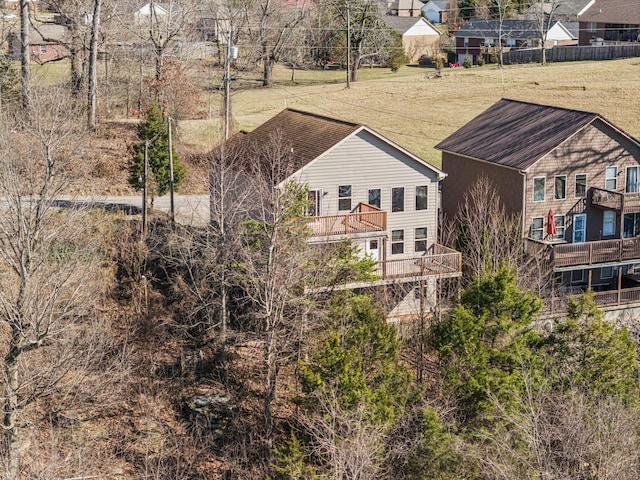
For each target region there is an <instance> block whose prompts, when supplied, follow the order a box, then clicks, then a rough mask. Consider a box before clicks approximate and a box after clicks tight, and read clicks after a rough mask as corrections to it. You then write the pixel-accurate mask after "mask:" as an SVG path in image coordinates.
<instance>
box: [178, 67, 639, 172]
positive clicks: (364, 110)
mask: <svg viewBox="0 0 640 480" xmlns="http://www.w3.org/2000/svg"><path fill="white" fill-rule="evenodd" d="M433 72H434V70H433V69H428V68H418V67H404V68H402V69H400V70H399V71H398V72H396V73H392V72H391V71H390V70H388V69H378V68H373V69H366V68H365V69H363V70H361V71H360V72H359V81H357V82H352V83H351V88H349V89H347V88H346V72H344V71H336V70H330V71H296V72H295V75H294V81H291V70H290V69H286V68H284V67H282V68H277V69H276V71H275V72H274V80H275V81H274V84H275V85H274V86H273V87H271V88H254V89H241V90H237V91H235V92H233V93H232V100H231V102H232V103H231V109H232V115H233V126H234V130H235V131H237V130H240V129H246V130H251V129H253V128H255V127H256V126H258V125H260V124H261V123H262V122H264V121H265V120H267V119H269V118H270V117H272V116H273V115H275V114H276V113H278V112H279V111H280V110H282V109H283V108H286V107H291V108H297V109H300V110H305V111H310V112H314V113H317V114H321V115H327V116H331V117H336V118H339V119H343V120H348V121H352V122H356V123H364V124H366V125H368V126H370V127H371V128H373V129H374V130H376V131H378V132H379V133H381V134H383V135H385V136H386V137H388V138H389V139H391V140H393V141H395V142H397V143H398V144H399V145H401V146H402V147H404V148H406V149H408V150H410V151H411V152H413V153H415V154H417V155H419V156H421V157H422V158H424V159H426V160H428V161H430V162H431V163H433V164H435V165H437V166H439V165H440V152H439V151H436V150H434V149H433V146H434V145H436V144H437V143H438V142H439V141H440V140H442V139H443V138H445V137H446V136H448V135H450V134H451V133H453V132H454V131H455V130H456V129H458V128H459V127H461V126H462V125H464V124H465V123H466V122H467V121H469V120H471V119H472V118H473V117H474V116H476V115H477V114H479V113H480V112H482V111H483V110H485V109H486V108H488V107H489V106H490V105H492V104H493V103H495V102H496V101H497V100H499V99H500V98H512V99H517V100H524V101H530V102H536V103H543V104H549V105H556V106H560V107H566V108H573V109H579V110H586V111H593V112H597V113H600V114H601V115H603V116H604V117H605V118H607V119H608V120H609V121H611V122H612V123H614V124H615V125H617V126H618V127H619V128H621V129H622V130H624V131H626V132H627V133H629V134H630V135H632V136H634V137H636V138H640V122H639V121H638V120H639V119H640V102H639V101H638V99H637V92H638V91H640V59H637V58H634V59H624V60H610V61H600V62H573V63H556V64H549V65H546V66H544V67H543V66H540V65H513V66H507V67H505V68H503V69H499V68H497V67H496V66H495V65H485V66H484V67H474V68H471V69H464V68H457V69H445V70H444V71H443V74H442V78H430V74H432V73H433ZM241 75H244V74H241ZM203 122H204V121H203ZM199 123H200V122H198V121H192V122H188V124H187V123H185V125H184V127H185V131H184V140H185V141H186V142H187V143H189V144H190V145H192V146H193V148H195V149H198V145H201V146H203V145H204V143H206V144H207V145H211V142H212V141H214V140H213V139H215V138H219V136H220V135H219V133H217V132H219V131H220V130H219V126H217V125H218V123H219V122H218V121H217V119H213V120H208V121H206V126H207V127H208V128H206V129H205V128H201V127H199V126H198V124H199ZM210 128H211V129H213V131H212V130H210ZM216 130H217V131H216ZM203 142H204V143H203Z"/></svg>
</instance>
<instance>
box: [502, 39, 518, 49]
mask: <svg viewBox="0 0 640 480" xmlns="http://www.w3.org/2000/svg"><path fill="white" fill-rule="evenodd" d="M505 46H506V47H508V48H514V47H515V46H516V41H515V40H514V39H513V38H507V40H506V41H505Z"/></svg>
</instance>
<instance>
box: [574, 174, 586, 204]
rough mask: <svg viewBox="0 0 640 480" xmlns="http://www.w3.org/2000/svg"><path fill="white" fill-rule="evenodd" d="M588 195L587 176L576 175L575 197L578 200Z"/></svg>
mask: <svg viewBox="0 0 640 480" xmlns="http://www.w3.org/2000/svg"><path fill="white" fill-rule="evenodd" d="M586 194H587V174H586V173H576V189H575V196H576V198H584V197H585V195H586Z"/></svg>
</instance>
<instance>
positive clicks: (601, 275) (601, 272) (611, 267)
mask: <svg viewBox="0 0 640 480" xmlns="http://www.w3.org/2000/svg"><path fill="white" fill-rule="evenodd" d="M609 268H610V269H611V275H605V274H604V271H605V269H609ZM600 278H602V279H605V278H613V266H609V267H602V268H600Z"/></svg>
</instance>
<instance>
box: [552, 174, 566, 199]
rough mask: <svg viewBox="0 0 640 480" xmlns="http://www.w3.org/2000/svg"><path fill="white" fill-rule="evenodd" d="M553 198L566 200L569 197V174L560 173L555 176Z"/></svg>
mask: <svg viewBox="0 0 640 480" xmlns="http://www.w3.org/2000/svg"><path fill="white" fill-rule="evenodd" d="M553 198H554V199H555V200H564V199H565V198H567V176H566V175H558V176H557V177H555V182H554V193H553Z"/></svg>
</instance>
